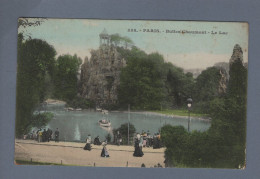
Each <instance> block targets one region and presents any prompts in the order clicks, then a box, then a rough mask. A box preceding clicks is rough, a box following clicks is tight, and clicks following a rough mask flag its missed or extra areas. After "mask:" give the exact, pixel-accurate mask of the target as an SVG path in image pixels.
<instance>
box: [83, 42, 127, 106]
mask: <svg viewBox="0 0 260 179" xmlns="http://www.w3.org/2000/svg"><path fill="white" fill-rule="evenodd" d="M125 65H126V62H125V60H124V58H122V57H121V55H120V54H119V53H118V52H117V50H116V47H114V46H113V45H105V44H103V45H101V46H100V48H99V49H98V50H92V51H91V58H90V59H89V60H88V59H86V60H85V62H84V64H83V65H82V66H81V76H80V96H82V97H84V98H86V99H90V100H92V101H94V102H95V103H96V105H97V106H99V107H103V106H107V105H113V104H116V103H117V100H118V98H117V88H118V86H119V83H120V72H121V69H122V67H124V66H125Z"/></svg>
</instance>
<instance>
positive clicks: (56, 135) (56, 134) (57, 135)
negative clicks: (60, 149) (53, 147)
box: [54, 128, 60, 142]
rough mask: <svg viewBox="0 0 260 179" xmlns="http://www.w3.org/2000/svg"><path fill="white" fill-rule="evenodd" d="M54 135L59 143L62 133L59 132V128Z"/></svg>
mask: <svg viewBox="0 0 260 179" xmlns="http://www.w3.org/2000/svg"><path fill="white" fill-rule="evenodd" d="M54 135H55V142H59V136H60V132H59V130H58V128H57V129H56V131H55V133H54Z"/></svg>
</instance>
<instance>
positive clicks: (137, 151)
mask: <svg viewBox="0 0 260 179" xmlns="http://www.w3.org/2000/svg"><path fill="white" fill-rule="evenodd" d="M142 145H143V139H142V136H141V135H140V134H137V138H136V139H135V151H134V154H133V156H135V157H142V156H143V155H144V153H143V151H142Z"/></svg>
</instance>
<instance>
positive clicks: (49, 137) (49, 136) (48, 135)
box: [47, 128, 52, 142]
mask: <svg viewBox="0 0 260 179" xmlns="http://www.w3.org/2000/svg"><path fill="white" fill-rule="evenodd" d="M51 135H52V130H50V129H49V128H48V130H47V138H48V142H50V140H51Z"/></svg>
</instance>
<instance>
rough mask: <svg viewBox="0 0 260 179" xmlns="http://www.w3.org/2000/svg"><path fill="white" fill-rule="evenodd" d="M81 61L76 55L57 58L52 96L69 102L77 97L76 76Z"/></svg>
mask: <svg viewBox="0 0 260 179" xmlns="http://www.w3.org/2000/svg"><path fill="white" fill-rule="evenodd" d="M81 63H82V60H81V59H80V58H79V57H77V56H76V55H74V56H71V55H62V56H59V57H58V59H57V62H56V70H55V77H54V82H55V85H54V86H55V87H54V96H55V97H56V98H58V99H61V100H65V101H70V100H72V99H73V98H75V97H76V95H77V91H78V89H77V83H78V79H77V75H78V73H79V66H80V64H81Z"/></svg>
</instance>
